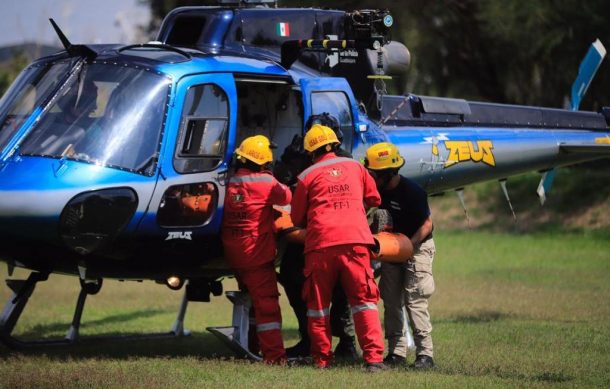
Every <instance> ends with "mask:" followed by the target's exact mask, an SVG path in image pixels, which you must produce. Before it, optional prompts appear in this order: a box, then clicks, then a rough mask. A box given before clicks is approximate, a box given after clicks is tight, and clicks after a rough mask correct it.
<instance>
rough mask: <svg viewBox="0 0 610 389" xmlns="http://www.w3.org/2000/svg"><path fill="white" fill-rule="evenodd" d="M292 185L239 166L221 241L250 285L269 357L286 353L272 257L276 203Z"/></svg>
mask: <svg viewBox="0 0 610 389" xmlns="http://www.w3.org/2000/svg"><path fill="white" fill-rule="evenodd" d="M291 197H292V195H291V192H290V189H289V188H288V187H287V186H285V185H283V184H281V183H279V182H278V181H277V180H276V179H275V178H274V177H273V176H272V175H271V174H270V173H266V172H262V173H258V172H252V171H250V170H248V169H244V168H242V169H239V170H238V171H237V173H236V174H235V176H233V177H231V179H230V180H229V185H228V187H227V192H226V197H225V203H224V217H223V223H222V242H223V246H224V253H225V259H226V260H227V261H228V262H229V265H231V267H232V268H233V270H234V271H235V275H236V277H237V280H238V281H239V283H240V284H241V285H243V286H245V287H246V289H247V291H248V293H249V294H250V297H251V298H252V305H253V307H254V315H255V318H256V331H257V338H258V342H259V345H260V348H261V351H262V353H263V359H264V361H265V362H268V363H281V362H283V361H284V360H285V359H286V351H285V350H284V343H283V341H282V330H281V324H282V315H281V312H280V305H279V300H278V297H279V292H278V288H277V279H276V273H275V267H274V264H273V259H274V257H275V251H276V247H275V237H274V235H273V229H272V228H273V214H272V210H273V208H272V207H273V205H274V204H277V205H287V204H289V203H290V199H291Z"/></svg>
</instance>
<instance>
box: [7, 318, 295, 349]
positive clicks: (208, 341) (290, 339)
mask: <svg viewBox="0 0 610 389" xmlns="http://www.w3.org/2000/svg"><path fill="white" fill-rule="evenodd" d="M163 313H165V311H163V310H140V311H136V312H129V313H125V314H117V315H111V316H108V317H105V318H102V319H98V320H92V321H87V322H84V323H83V324H82V326H81V337H80V338H79V340H78V341H77V342H76V343H74V344H61V345H34V346H28V347H24V348H20V349H14V350H11V349H9V348H7V347H5V346H3V345H0V359H2V358H6V357H10V356H14V355H24V356H36V355H42V354H44V355H45V356H46V357H48V358H51V359H56V360H75V359H89V358H107V359H130V358H133V357H149V358H158V357H193V358H218V359H231V358H233V357H235V355H234V354H233V352H232V351H231V350H229V349H228V348H227V347H226V346H225V345H224V343H222V342H221V341H220V340H218V338H216V336H214V335H213V334H211V333H209V332H207V331H205V330H204V329H203V328H197V330H196V331H193V330H192V328H193V327H192V325H188V324H185V327H187V328H188V329H189V330H191V331H190V335H189V336H168V337H155V335H156V334H158V333H154V334H152V336H151V337H147V336H148V335H149V334H147V333H143V332H133V331H127V332H115V331H111V332H104V333H95V334H90V332H91V331H83V329H87V328H88V329H91V328H92V327H93V328H95V327H97V326H103V325H108V324H115V325H116V324H117V323H127V322H130V321H133V320H138V319H146V318H150V317H153V316H156V315H159V314H163ZM171 324H172V323H168V330H169V327H171ZM68 326H69V323H65V322H55V323H49V324H41V325H37V326H35V327H34V328H32V329H31V330H29V331H27V332H23V333H20V334H18V335H17V336H16V337H17V339H19V340H32V339H37V340H43V341H54V340H62V337H58V336H49V335H46V334H50V333H58V332H64V331H66V330H67V329H68ZM283 337H284V341H285V344H286V347H289V346H291V345H292V344H293V343H296V342H297V341H298V339H299V332H298V330H297V329H296V328H295V329H293V328H287V329H284V330H283Z"/></svg>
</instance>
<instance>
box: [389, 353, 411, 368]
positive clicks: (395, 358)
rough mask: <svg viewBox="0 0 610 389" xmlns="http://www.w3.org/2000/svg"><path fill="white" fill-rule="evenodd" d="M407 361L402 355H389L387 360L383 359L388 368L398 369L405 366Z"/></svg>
mask: <svg viewBox="0 0 610 389" xmlns="http://www.w3.org/2000/svg"><path fill="white" fill-rule="evenodd" d="M406 360H407V359H406V358H405V357H401V356H400V355H396V354H388V355H387V356H386V357H385V358H383V363H385V364H386V365H388V366H394V367H396V366H402V365H404V364H405V362H406Z"/></svg>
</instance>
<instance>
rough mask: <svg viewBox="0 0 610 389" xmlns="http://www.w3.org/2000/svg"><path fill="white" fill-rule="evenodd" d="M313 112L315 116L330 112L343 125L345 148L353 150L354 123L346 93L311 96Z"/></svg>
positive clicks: (326, 93)
mask: <svg viewBox="0 0 610 389" xmlns="http://www.w3.org/2000/svg"><path fill="white" fill-rule="evenodd" d="M311 112H312V114H313V115H317V114H321V113H323V112H328V113H330V114H331V115H333V116H334V117H335V118H337V120H339V123H340V125H341V132H342V133H343V146H342V147H344V148H345V149H346V150H347V151H351V149H352V134H353V132H354V123H353V119H352V110H351V106H350V103H349V99H348V97H347V95H346V94H345V93H344V92H314V93H312V94H311Z"/></svg>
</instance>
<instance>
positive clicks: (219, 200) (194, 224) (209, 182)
mask: <svg viewBox="0 0 610 389" xmlns="http://www.w3.org/2000/svg"><path fill="white" fill-rule="evenodd" d="M235 95H236V92H235V82H234V80H233V76H232V75H230V74H218V73H217V74H214V75H197V76H190V77H186V78H184V79H182V80H181V81H180V82H179V83H178V85H177V89H176V94H175V98H174V104H173V107H172V109H171V112H170V116H169V117H168V125H167V129H166V134H165V141H164V142H165V143H166V144H165V147H164V148H163V151H162V156H161V170H160V173H159V178H158V182H157V187H156V189H155V192H154V194H153V199H152V201H151V207H150V208H151V211H152V212H154V213H152V212H151V214H150V215H147V218H146V222H148V223H142V224H141V226H142V228H144V229H150V230H151V231H152V230H154V231H155V232H156V234H159V233H160V234H163V236H165V239H164V240H166V241H167V240H174V239H181V240H186V241H195V242H196V241H198V240H199V239H197V238H198V237H199V238H202V237H204V236H213V235H215V234H217V233H218V232H219V231H220V223H221V219H222V212H221V209H222V204H223V203H224V194H225V188H224V186H225V180H226V174H227V169H228V163H229V160H230V156H231V151H232V150H233V145H234V142H235V135H234V133H235V130H234V128H235V121H234V119H232V115H231V113H232V112H236V109H237V107H236V105H235V100H234V98H232V96H235ZM233 116H234V115H233Z"/></svg>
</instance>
